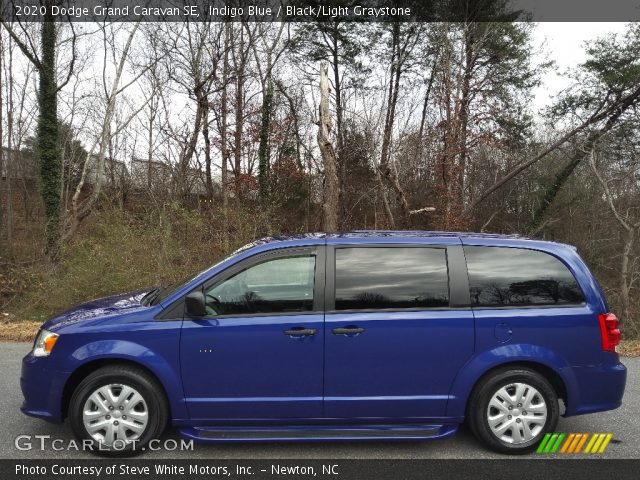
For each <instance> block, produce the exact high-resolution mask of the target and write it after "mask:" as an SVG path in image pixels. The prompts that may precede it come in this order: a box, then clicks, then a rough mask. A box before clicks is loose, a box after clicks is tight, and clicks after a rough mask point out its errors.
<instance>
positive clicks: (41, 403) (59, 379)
mask: <svg viewBox="0 0 640 480" xmlns="http://www.w3.org/2000/svg"><path fill="white" fill-rule="evenodd" d="M49 360H50V359H49V358H47V357H34V356H33V355H32V354H31V353H29V354H28V355H27V356H26V357H24V358H23V359H22V372H21V374H20V388H21V389H22V395H23V396H24V402H23V403H22V406H21V407H20V410H21V411H22V413H24V414H26V415H29V416H31V417H36V418H41V419H43V420H47V421H50V422H55V423H60V422H62V420H63V418H64V417H63V414H62V394H63V390H64V385H65V383H66V381H67V378H68V373H66V372H59V371H57V370H55V369H52V368H51V366H50V362H49Z"/></svg>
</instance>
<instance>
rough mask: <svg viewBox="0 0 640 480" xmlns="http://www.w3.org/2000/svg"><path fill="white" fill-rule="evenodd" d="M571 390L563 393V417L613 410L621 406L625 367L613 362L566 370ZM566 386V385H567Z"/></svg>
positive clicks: (625, 373) (625, 379)
mask: <svg viewBox="0 0 640 480" xmlns="http://www.w3.org/2000/svg"><path fill="white" fill-rule="evenodd" d="M569 370H571V374H572V375H571V376H572V377H573V380H574V382H575V384H574V385H573V387H574V388H568V389H567V390H568V391H567V397H568V398H567V399H566V400H567V402H566V403H567V409H566V412H565V414H564V416H565V417H569V416H572V415H583V414H585V413H594V412H602V411H605V410H613V409H616V408H618V407H619V406H620V405H622V397H623V395H624V388H625V385H626V381H627V368H626V367H625V366H624V365H623V364H622V363H620V362H619V361H618V360H617V359H616V361H615V362H611V363H602V364H600V365H598V366H592V367H570V368H569ZM567 386H568V385H567Z"/></svg>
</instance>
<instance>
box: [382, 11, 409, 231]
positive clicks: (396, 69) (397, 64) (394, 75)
mask: <svg viewBox="0 0 640 480" xmlns="http://www.w3.org/2000/svg"><path fill="white" fill-rule="evenodd" d="M392 28H393V36H392V51H393V53H392V56H391V70H390V72H391V79H390V81H389V92H388V99H387V112H386V116H385V123H384V132H383V134H382V148H381V154H380V163H379V165H378V169H379V170H380V174H381V175H382V177H383V179H384V180H386V181H387V182H388V183H389V185H390V186H391V188H392V189H393V190H394V191H395V192H396V197H397V200H398V203H399V204H400V209H401V211H402V217H403V221H406V220H407V218H408V216H409V202H408V201H407V197H406V195H405V193H404V190H403V189H402V187H401V186H400V181H399V180H398V175H397V173H396V171H395V169H394V168H392V167H391V166H390V165H389V156H390V153H389V151H390V148H391V135H392V133H393V126H394V124H395V115H396V105H397V104H398V90H399V89H400V77H401V76H402V62H403V59H402V58H401V55H402V52H401V51H400V45H399V42H400V26H399V24H398V23H394V24H393V27H392ZM381 193H382V195H383V197H385V209H386V210H387V216H388V217H389V223H390V224H391V226H392V228H395V221H394V220H393V215H391V210H390V208H389V204H388V200H387V199H386V193H385V192H384V190H383V191H382V192H381Z"/></svg>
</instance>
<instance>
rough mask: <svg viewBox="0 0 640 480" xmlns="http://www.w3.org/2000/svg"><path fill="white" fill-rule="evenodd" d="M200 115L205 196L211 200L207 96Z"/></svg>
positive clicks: (211, 183) (211, 184) (211, 182)
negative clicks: (201, 118) (202, 119)
mask: <svg viewBox="0 0 640 480" xmlns="http://www.w3.org/2000/svg"><path fill="white" fill-rule="evenodd" d="M204 104H205V106H204V107H203V113H202V116H203V118H204V121H203V122H202V137H203V138H204V171H205V177H206V178H205V183H204V184H205V188H206V189H207V198H208V199H209V201H212V200H213V181H212V179H211V137H210V136H209V98H208V97H206V96H205V99H204Z"/></svg>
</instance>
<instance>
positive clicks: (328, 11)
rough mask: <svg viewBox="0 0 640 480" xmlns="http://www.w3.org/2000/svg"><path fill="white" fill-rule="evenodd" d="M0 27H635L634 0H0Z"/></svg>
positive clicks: (637, 0)
mask: <svg viewBox="0 0 640 480" xmlns="http://www.w3.org/2000/svg"><path fill="white" fill-rule="evenodd" d="M0 17H1V19H2V20H3V21H21V22H39V21H51V20H55V21H71V22H105V21H142V22H163V21H165V22H181V21H189V22H205V21H240V20H244V21H251V22H280V21H284V22H323V21H347V22H354V21H355V22H371V21H403V22H405V21H421V22H438V21H447V22H457V21H476V22H481V21H513V20H516V19H517V20H519V21H535V22H553V21H584V22H603V21H609V22H614V21H616V22H627V21H640V0H611V1H608V2H600V1H584V0H0Z"/></svg>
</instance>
